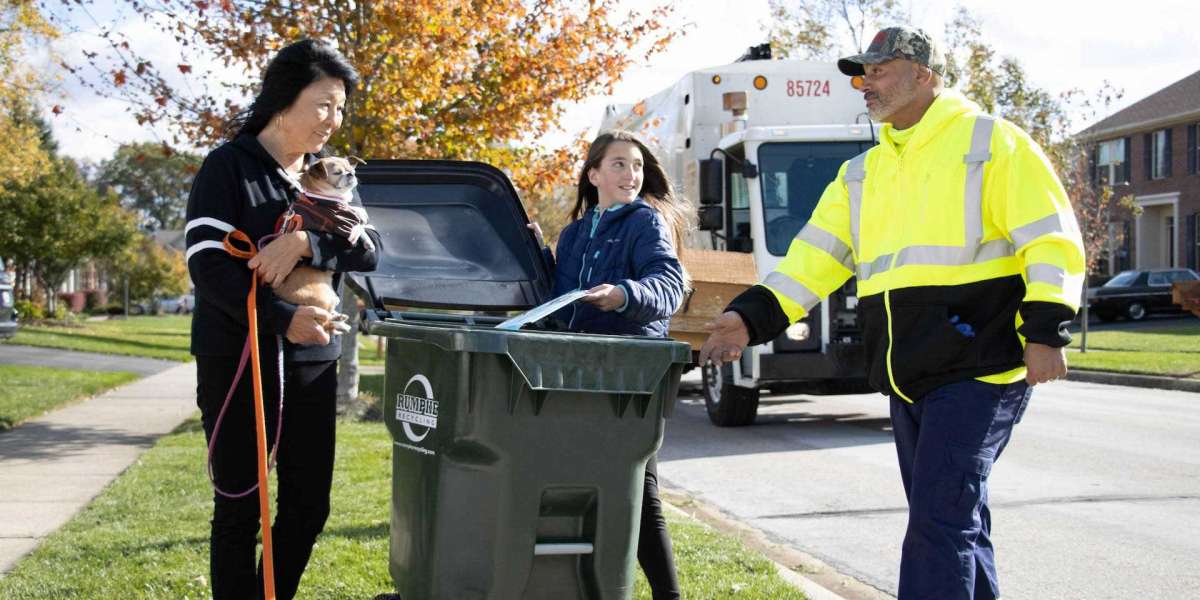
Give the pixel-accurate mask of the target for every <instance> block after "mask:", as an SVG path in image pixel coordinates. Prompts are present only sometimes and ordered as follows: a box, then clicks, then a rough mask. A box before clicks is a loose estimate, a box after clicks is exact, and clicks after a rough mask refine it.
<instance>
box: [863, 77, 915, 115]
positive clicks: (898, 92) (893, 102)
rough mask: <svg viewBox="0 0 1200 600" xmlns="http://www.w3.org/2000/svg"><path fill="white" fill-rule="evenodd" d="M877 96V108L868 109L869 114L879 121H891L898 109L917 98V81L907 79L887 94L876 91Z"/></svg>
mask: <svg viewBox="0 0 1200 600" xmlns="http://www.w3.org/2000/svg"><path fill="white" fill-rule="evenodd" d="M875 98H876V103H875V108H872V109H868V110H867V116H868V117H870V118H871V120H873V121H876V122H879V123H883V122H890V121H891V117H892V115H894V114H895V113H896V111H898V110H900V109H901V108H903V107H905V106H908V105H909V104H910V103H912V102H913V101H914V100H916V98H917V81H916V80H915V79H911V78H910V79H907V80H905V81H904V82H903V83H901V84H900V85H899V86H897V87H896V89H894V90H892V91H891V93H889V94H888V95H887V96H884V95H883V94H878V93H876V94H875Z"/></svg>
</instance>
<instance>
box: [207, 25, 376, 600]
mask: <svg viewBox="0 0 1200 600" xmlns="http://www.w3.org/2000/svg"><path fill="white" fill-rule="evenodd" d="M357 83H358V75H357V74H356V73H355V71H354V68H353V67H352V66H351V65H350V63H349V62H348V61H347V60H346V58H345V57H344V56H342V55H341V53H339V52H338V51H337V50H335V49H334V48H332V47H330V46H328V45H326V44H324V43H322V42H319V41H314V40H303V41H300V42H296V43H294V44H292V45H290V46H288V47H286V48H284V49H282V50H280V51H279V53H278V54H277V55H276V56H275V57H274V59H272V60H271V62H270V64H269V65H268V66H267V70H266V73H265V74H264V76H263V81H262V88H261V90H260V92H259V94H258V96H257V97H256V98H255V99H254V103H253V104H252V105H251V106H250V108H249V110H247V111H245V112H244V113H242V114H241V115H239V116H238V117H237V118H236V119H234V121H233V122H232V123H231V126H230V133H231V135H230V138H231V139H230V141H228V142H226V143H225V144H222V145H221V146H220V147H218V148H217V149H215V150H213V151H212V152H211V153H210V154H209V155H208V156H207V157H206V158H205V160H204V164H203V166H202V167H201V168H200V171H199V172H198V173H197V174H196V177H195V179H194V180H193V182H192V190H191V195H190V196H189V198H188V208H187V220H188V222H187V228H186V239H187V245H188V249H187V264H188V271H189V273H190V274H191V278H192V281H193V282H194V283H195V286H196V308H195V313H194V315H193V317H192V345H191V351H192V354H194V355H195V356H196V370H197V404H199V406H200V411H201V418H202V420H203V424H204V433H205V436H206V439H207V440H208V442H209V461H210V466H211V474H212V476H213V486H214V488H215V489H216V490H217V493H216V494H215V495H214V497H213V504H214V506H213V517H212V533H211V539H210V542H211V543H210V554H209V564H210V571H211V579H212V592H213V598H214V600H224V599H230V598H239V599H240V598H254V597H259V596H261V594H262V583H261V578H262V574H261V565H260V566H259V567H258V568H257V569H256V562H257V559H256V556H257V550H256V536H257V534H258V530H259V506H258V501H257V497H256V495H255V494H254V493H253V491H254V489H255V483H256V481H257V470H256V467H257V461H256V458H255V456H256V442H255V434H254V426H253V423H254V409H253V404H252V403H253V402H254V394H253V390H252V387H251V379H252V378H251V377H250V369H245V373H244V374H243V376H241V377H240V379H238V375H239V371H240V369H239V364H241V360H240V359H241V358H242V354H243V349H244V348H245V347H246V344H247V335H248V331H249V325H248V319H247V315H246V298H247V296H248V294H249V292H250V285H251V277H258V278H259V280H260V281H261V282H262V283H263V284H265V285H260V286H259V287H260V289H259V290H258V296H257V299H258V335H259V348H261V358H260V361H261V365H262V366H261V368H262V386H263V389H262V392H263V399H264V402H263V403H264V404H265V405H266V417H267V423H266V425H267V434H268V443H271V444H277V445H278V450H277V454H276V460H277V465H276V466H277V476H278V481H279V484H278V487H279V489H278V497H277V500H276V509H275V515H276V516H275V523H274V525H273V526H272V528H271V532H272V538H273V541H274V545H273V547H274V573H275V583H276V594H277V596H276V597H277V598H279V599H280V600H286V599H289V598H292V597H293V596H294V595H295V593H296V588H297V587H298V585H299V583H300V576H301V574H302V573H303V572H304V568H305V566H306V565H307V564H308V559H309V556H310V554H311V552H312V548H313V545H314V543H315V541H316V538H317V535H318V534H319V533H320V532H321V530H322V528H323V527H324V525H325V519H326V517H327V516H328V515H329V492H330V487H331V485H332V479H333V457H334V419H335V414H336V413H335V395H336V388H337V359H338V356H339V355H340V354H341V344H340V341H339V338H338V337H336V336H332V337H331V336H330V334H329V332H328V331H327V325H328V322H329V320H330V319H331V318H332V317H333V315H332V314H331V313H329V312H328V311H325V310H323V309H321V308H318V307H315V306H297V305H294V304H290V303H288V302H285V301H283V300H281V299H279V298H277V297H275V296H274V294H272V293H271V290H270V287H269V286H271V285H277V284H279V283H280V282H282V281H283V279H284V278H285V277H287V275H288V273H289V272H290V271H291V270H292V268H294V267H295V266H296V265H297V264H306V265H309V266H312V267H315V268H319V269H324V270H328V271H334V272H335V274H334V277H333V281H334V286H335V288H339V289H340V286H341V283H342V281H341V279H342V278H341V275H340V273H342V272H347V271H371V270H373V269H374V268H375V263H376V257H377V253H378V252H379V249H381V248H382V246H381V242H380V239H379V235H378V234H377V233H376V232H375V231H374V230H371V229H368V230H367V235H366V236H363V237H362V238H360V239H359V240H358V241H357V243H356V244H354V245H350V244H349V242H347V241H346V239H345V238H343V237H340V236H337V235H334V234H331V233H316V232H312V231H304V230H299V231H294V232H290V233H285V234H283V235H280V236H279V237H277V238H275V239H273V240H272V241H270V242H269V243H268V244H267V245H266V246H265V247H263V248H262V249H261V250H260V251H259V253H258V255H257V256H255V257H254V258H252V259H250V260H249V261H246V260H243V259H240V258H236V257H234V256H233V255H231V254H230V253H228V252H227V251H226V250H225V249H224V246H223V245H222V240H223V239H224V237H225V234H226V233H228V232H230V231H233V230H240V231H242V232H243V233H245V234H246V235H247V236H249V237H250V238H251V239H252V240H255V241H257V240H259V239H261V238H263V237H266V236H269V235H271V234H274V233H277V228H278V226H279V223H278V221H279V219H280V217H281V216H282V215H283V214H284V213H285V212H286V211H287V209H288V205H289V204H290V203H291V202H292V201H293V200H294V199H295V196H296V185H297V184H296V179H297V177H298V175H299V173H300V171H301V169H302V168H303V167H304V165H305V162H306V160H308V159H310V158H311V157H312V156H314V155H318V154H320V153H322V152H323V151H324V146H325V143H326V142H327V141H328V140H329V138H330V136H331V135H333V133H334V132H335V131H336V130H337V129H338V127H339V126H340V125H341V122H342V116H343V112H344V110H345V104H346V97H347V95H348V94H350V93H351V92H352V91H353V89H354V86H355V85H356V84H357ZM353 203H354V204H356V205H358V206H361V202H359V201H358V198H357V196H356V197H355V198H354V200H353ZM367 237H369V238H370V241H371V242H372V243H373V245H371V244H367V243H366V242H365V241H364V240H365V239H366V238H367ZM346 310H353V307H348V308H347V309H346ZM235 380H236V381H237V382H238V383H237V385H236V387H233V389H232V390H231V389H230V388H231V386H233V383H234V382H235ZM281 407H282V410H280V409H281ZM281 414H282V420H281Z"/></svg>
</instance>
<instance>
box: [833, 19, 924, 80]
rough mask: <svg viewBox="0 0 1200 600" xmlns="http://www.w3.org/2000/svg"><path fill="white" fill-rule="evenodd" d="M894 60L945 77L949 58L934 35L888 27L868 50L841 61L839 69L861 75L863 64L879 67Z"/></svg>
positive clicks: (909, 28) (917, 30)
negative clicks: (922, 66) (911, 64)
mask: <svg viewBox="0 0 1200 600" xmlns="http://www.w3.org/2000/svg"><path fill="white" fill-rule="evenodd" d="M894 58H906V59H908V60H911V61H913V62H915V63H917V64H920V65H925V66H926V67H929V68H930V69H933V71H934V72H935V73H937V74H938V75H942V76H945V75H946V56H945V55H944V54H942V51H941V49H940V48H939V47H938V45H937V43H936V42H935V41H934V40H933V36H931V35H929V34H928V33H925V31H924V30H921V29H917V28H915V27H903V26H902V27H888V28H887V29H883V30H880V32H879V33H877V34H875V37H874V39H872V40H871V45H870V46H867V51H866V52H863V53H862V54H856V55H854V56H847V57H846V58H843V59H840V60H838V69H839V70H841V72H843V73H845V74H847V75H851V76H853V75H862V74H863V65H877V64H879V63H882V62H887V61H889V60H892V59H894Z"/></svg>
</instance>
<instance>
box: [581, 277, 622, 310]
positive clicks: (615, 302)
mask: <svg viewBox="0 0 1200 600" xmlns="http://www.w3.org/2000/svg"><path fill="white" fill-rule="evenodd" d="M580 300H581V301H583V302H587V303H588V304H591V305H592V306H595V307H596V308H598V309H600V310H602V311H604V312H611V311H614V310H617V309H618V308H621V307H622V306H624V305H625V290H624V289H622V288H621V287H620V286H616V285H612V284H608V283H602V284H600V285H598V286H596V287H594V288H592V289H590V290H588V291H587V295H586V296H584V297H582V298H580Z"/></svg>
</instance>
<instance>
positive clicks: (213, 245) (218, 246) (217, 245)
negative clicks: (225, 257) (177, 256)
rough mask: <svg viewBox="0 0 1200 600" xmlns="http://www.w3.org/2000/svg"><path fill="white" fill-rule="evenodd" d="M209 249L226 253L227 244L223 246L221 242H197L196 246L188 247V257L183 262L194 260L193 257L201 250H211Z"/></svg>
mask: <svg viewBox="0 0 1200 600" xmlns="http://www.w3.org/2000/svg"><path fill="white" fill-rule="evenodd" d="M209 249H214V250H220V251H221V252H224V251H225V244H223V243H221V242H214V241H212V240H208V241H204V242H197V243H195V244H192V245H191V246H188V251H187V255H186V256H184V257H183V262H187V261H189V260H192V255H193V254H195V253H197V252H199V251H201V250H209Z"/></svg>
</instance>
